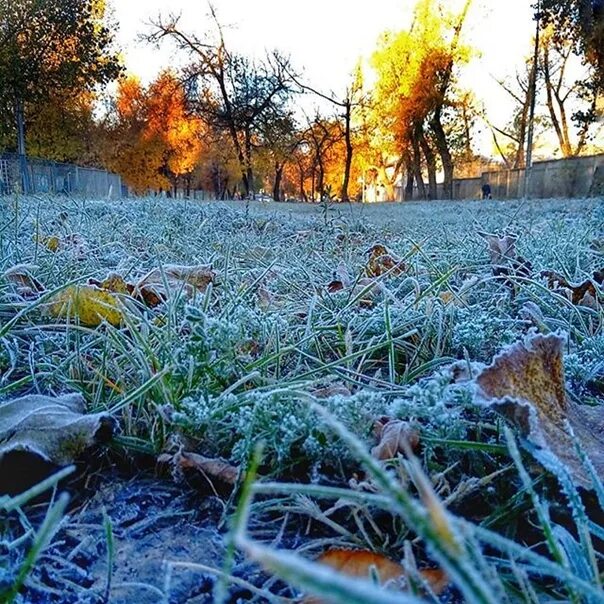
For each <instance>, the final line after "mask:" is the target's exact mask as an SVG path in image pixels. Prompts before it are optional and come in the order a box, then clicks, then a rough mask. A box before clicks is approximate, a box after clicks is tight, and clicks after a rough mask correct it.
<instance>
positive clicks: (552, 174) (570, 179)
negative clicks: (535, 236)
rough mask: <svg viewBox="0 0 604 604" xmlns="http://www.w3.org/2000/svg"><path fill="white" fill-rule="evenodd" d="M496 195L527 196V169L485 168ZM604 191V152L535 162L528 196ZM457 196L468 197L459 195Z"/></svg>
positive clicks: (502, 197) (554, 195)
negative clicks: (490, 169)
mask: <svg viewBox="0 0 604 604" xmlns="http://www.w3.org/2000/svg"><path fill="white" fill-rule="evenodd" d="M481 181H482V182H483V183H486V182H488V183H489V184H490V185H491V191H492V193H493V197H494V198H495V199H509V198H515V197H523V196H524V188H525V172H524V170H501V171H499V172H485V173H484V174H483V175H482V178H481ZM597 195H604V154H601V155H589V156H585V157H569V158H566V159H554V160H548V161H540V162H535V163H534V164H533V168H532V170H531V172H530V174H529V186H528V197H531V198H535V199H544V198H549V197H589V196H597ZM456 199H467V198H466V197H456Z"/></svg>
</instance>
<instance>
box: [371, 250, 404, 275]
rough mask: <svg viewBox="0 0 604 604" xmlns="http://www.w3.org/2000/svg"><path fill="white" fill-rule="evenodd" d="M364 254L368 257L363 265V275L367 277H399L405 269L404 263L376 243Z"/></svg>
mask: <svg viewBox="0 0 604 604" xmlns="http://www.w3.org/2000/svg"><path fill="white" fill-rule="evenodd" d="M366 253H367V254H368V255H369V259H368V260H367V264H366V265H365V273H366V274H367V276H368V277H379V276H381V275H383V274H385V273H388V274H389V275H393V276H395V275H400V274H401V273H403V272H404V271H405V269H406V266H405V263H404V262H402V261H401V260H400V259H398V258H397V257H396V256H395V255H394V254H392V253H391V252H389V251H388V248H387V247H386V246H385V245H382V244H380V243H378V244H376V245H374V246H372V247H371V248H369V249H368V250H367V252H366Z"/></svg>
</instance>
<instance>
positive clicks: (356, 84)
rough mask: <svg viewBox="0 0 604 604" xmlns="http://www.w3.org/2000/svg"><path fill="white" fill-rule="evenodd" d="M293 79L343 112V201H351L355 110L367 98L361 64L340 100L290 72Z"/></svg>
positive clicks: (304, 89)
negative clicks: (303, 81) (350, 188)
mask: <svg viewBox="0 0 604 604" xmlns="http://www.w3.org/2000/svg"><path fill="white" fill-rule="evenodd" d="M290 76H291V78H292V80H293V81H294V82H295V83H296V84H298V86H300V88H301V89H302V90H303V91H305V92H310V93H312V94H314V95H316V96H318V97H319V98H321V99H323V100H325V101H328V102H329V103H331V104H332V105H335V106H336V107H338V108H339V109H340V110H341V111H342V112H343V113H342V114H341V116H338V117H339V118H341V119H342V120H343V128H342V130H343V132H342V138H343V140H344V144H345V151H346V152H345V154H344V171H343V178H342V186H341V199H342V201H350V198H349V194H348V193H349V191H348V190H349V187H350V173H351V169H352V160H353V154H354V146H353V127H352V124H353V111H354V110H355V109H357V108H358V107H361V106H362V105H363V104H364V103H365V102H366V100H367V97H366V95H365V94H364V91H363V78H362V70H361V66H360V64H359V65H357V67H356V69H355V72H354V75H353V78H352V82H351V84H350V86H348V87H347V88H346V92H345V94H344V98H343V99H342V100H339V99H338V98H337V96H336V95H335V94H334V93H333V92H332V93H331V94H325V93H324V92H320V91H319V90H316V89H315V88H313V87H312V86H309V85H308V84H305V83H302V82H301V81H300V79H299V78H298V77H296V75H295V74H290Z"/></svg>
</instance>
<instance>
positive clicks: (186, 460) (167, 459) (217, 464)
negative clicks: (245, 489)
mask: <svg viewBox="0 0 604 604" xmlns="http://www.w3.org/2000/svg"><path fill="white" fill-rule="evenodd" d="M158 461H159V462H160V463H169V464H170V465H171V466H172V467H173V469H178V470H185V469H191V470H196V471H197V472H200V473H201V474H203V475H204V476H206V477H207V478H208V479H210V478H217V479H218V480H220V481H221V482H223V483H225V484H228V485H235V484H237V478H238V476H239V468H237V467H235V466H232V465H230V464H229V463H227V462H226V461H222V460H220V459H213V458H211V457H204V456H203V455H198V454H197V453H190V452H188V451H179V452H178V453H176V454H174V455H169V454H164V455H160V456H159V458H158Z"/></svg>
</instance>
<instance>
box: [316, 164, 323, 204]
mask: <svg viewBox="0 0 604 604" xmlns="http://www.w3.org/2000/svg"><path fill="white" fill-rule="evenodd" d="M318 167H319V180H318V182H317V189H318V193H319V201H323V197H324V196H325V168H323V162H322V161H320V162H319V166H318Z"/></svg>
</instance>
